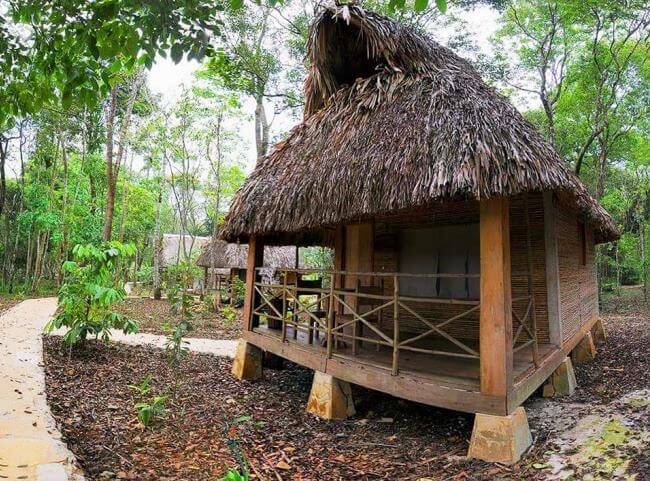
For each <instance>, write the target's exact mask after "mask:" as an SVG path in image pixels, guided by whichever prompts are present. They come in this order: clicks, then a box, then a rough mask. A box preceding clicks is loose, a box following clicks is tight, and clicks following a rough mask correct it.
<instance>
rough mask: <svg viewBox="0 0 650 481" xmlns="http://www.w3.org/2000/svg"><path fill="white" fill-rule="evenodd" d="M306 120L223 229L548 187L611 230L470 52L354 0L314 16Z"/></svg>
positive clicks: (287, 225) (314, 227)
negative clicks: (479, 70)
mask: <svg viewBox="0 0 650 481" xmlns="http://www.w3.org/2000/svg"><path fill="white" fill-rule="evenodd" d="M308 58H309V61H310V64H311V70H310V72H309V75H308V77H307V79H306V82H305V96H306V108H305V119H304V120H303V122H302V123H300V124H299V125H297V126H296V127H294V128H293V129H292V131H291V132H290V134H289V135H288V137H287V138H286V139H285V140H284V141H282V142H279V143H278V144H276V145H275V146H274V148H273V151H272V152H271V153H270V154H269V155H268V156H267V157H266V158H264V159H263V160H262V161H261V162H259V163H258V165H257V167H256V169H255V170H254V172H253V173H252V174H251V176H250V177H249V178H248V180H247V182H246V183H245V185H244V186H243V187H242V188H241V189H240V191H239V192H238V193H237V195H236V196H235V198H234V200H233V203H232V206H231V209H230V213H229V215H228V216H227V218H226V223H225V226H224V228H223V230H222V237H223V238H224V239H227V240H230V241H234V240H246V239H247V238H248V236H250V235H262V236H266V237H274V238H284V239H290V238H291V239H294V240H297V239H299V238H300V233H309V232H318V231H319V230H322V229H324V228H327V227H331V226H335V225H337V224H341V223H344V222H348V221H353V220H357V219H364V218H370V217H373V216H377V215H381V214H385V213H390V212H395V211H399V210H402V209H409V208H413V207H422V206H427V205H430V204H431V203H434V202H440V201H444V200H450V199H481V198H487V197H493V196H511V195H515V194H519V193H523V192H532V191H544V190H553V191H557V192H558V193H560V194H561V195H562V198H567V199H569V201H570V202H571V203H572V204H574V205H575V206H576V207H577V208H579V209H580V210H581V211H582V212H583V213H584V214H585V216H586V217H587V218H588V219H589V220H590V221H591V223H592V224H593V226H594V229H595V231H596V237H597V239H598V240H599V241H607V240H613V239H615V238H617V236H618V233H617V231H616V227H615V225H614V223H613V221H612V219H611V217H610V216H609V214H607V212H606V211H605V210H604V209H603V208H602V207H601V206H600V205H599V204H598V203H597V202H596V201H595V200H594V199H593V198H592V197H591V196H590V195H589V194H588V192H587V191H586V189H585V187H584V186H583V185H582V183H581V182H580V180H579V179H578V178H577V177H576V176H575V175H574V174H573V173H572V172H571V171H570V170H569V169H567V168H566V167H565V165H564V164H563V162H562V160H561V159H560V158H559V156H558V155H557V153H556V152H555V150H554V149H553V148H552V147H551V145H550V144H549V143H548V142H546V141H545V140H544V139H543V138H542V137H541V135H540V134H539V133H538V132H537V131H536V130H535V128H534V127H533V126H532V125H531V124H530V123H529V122H528V121H526V120H525V119H524V118H523V117H522V115H521V114H520V113H519V112H518V111H517V110H516V109H515V108H514V106H513V105H512V104H510V102H509V101H508V100H507V99H506V98H505V97H503V96H501V95H499V94H498V93H496V92H495V91H494V90H493V89H491V88H490V87H488V86H487V85H486V84H485V83H484V82H483V81H482V80H481V78H480V76H479V75H478V73H477V72H476V71H475V70H474V69H473V68H472V66H471V65H470V64H469V63H468V62H467V61H465V60H463V59H461V58H460V57H458V56H457V55H455V54H454V53H453V52H451V51H450V50H449V49H447V48H445V47H443V46H441V45H439V44H437V43H436V42H434V41H432V40H431V39H429V38H427V37H425V36H423V35H421V34H419V33H417V32H415V31H413V30H411V29H409V28H407V27H405V26H402V25H400V24H398V23H396V22H394V21H392V20H390V19H388V18H386V17H383V16H381V15H377V14H375V13H373V12H369V11H366V10H365V9H363V8H362V7H361V6H358V5H332V6H329V7H326V8H324V9H322V10H321V11H320V13H319V14H318V15H317V16H316V18H315V20H314V22H313V23H312V25H311V29H310V36H309V45H308Z"/></svg>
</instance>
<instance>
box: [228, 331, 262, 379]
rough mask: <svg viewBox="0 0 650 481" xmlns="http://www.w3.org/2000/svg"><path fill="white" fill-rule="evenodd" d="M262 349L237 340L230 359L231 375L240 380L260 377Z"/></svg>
mask: <svg viewBox="0 0 650 481" xmlns="http://www.w3.org/2000/svg"><path fill="white" fill-rule="evenodd" d="M262 357H263V352H262V350H261V349H260V348H259V347H257V346H254V345H252V344H250V343H249V342H246V341H244V340H243V339H242V340H241V341H239V344H238V345H237V352H235V358H234V359H233V361H232V370H231V372H232V375H233V376H235V377H236V378H237V379H240V380H248V381H251V380H253V379H259V378H261V377H262Z"/></svg>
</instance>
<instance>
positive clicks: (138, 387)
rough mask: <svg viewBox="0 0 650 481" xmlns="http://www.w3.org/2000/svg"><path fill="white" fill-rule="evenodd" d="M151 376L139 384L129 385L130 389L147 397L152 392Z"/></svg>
mask: <svg viewBox="0 0 650 481" xmlns="http://www.w3.org/2000/svg"><path fill="white" fill-rule="evenodd" d="M151 380H152V378H151V375H150V374H149V375H147V376H146V377H144V378H143V379H142V380H141V381H140V382H139V383H138V384H129V386H128V387H129V389H133V390H134V391H136V392H137V393H138V394H139V395H140V396H141V397H142V396H146V395H147V394H149V392H150V391H151Z"/></svg>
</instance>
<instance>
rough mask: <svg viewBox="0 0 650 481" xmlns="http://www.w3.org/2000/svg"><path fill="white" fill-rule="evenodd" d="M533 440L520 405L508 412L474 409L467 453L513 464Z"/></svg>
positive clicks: (471, 456) (474, 456)
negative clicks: (499, 413) (495, 412)
mask: <svg viewBox="0 0 650 481" xmlns="http://www.w3.org/2000/svg"><path fill="white" fill-rule="evenodd" d="M532 443H533V438H532V436H531V434H530V429H529V427H528V418H527V417H526V411H524V408H522V407H518V408H517V409H515V411H514V412H513V413H512V414H510V415H508V416H492V415H490V414H481V413H476V417H475V418H474V429H473V430H472V439H471V441H470V444H469V452H468V453H467V456H468V457H470V458H475V459H481V460H483V461H488V462H491V463H503V464H514V463H516V462H517V461H519V459H520V458H521V455H522V454H523V453H524V452H525V451H526V449H528V447H529V446H530V445H531V444H532Z"/></svg>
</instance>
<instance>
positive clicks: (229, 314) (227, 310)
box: [221, 306, 237, 322]
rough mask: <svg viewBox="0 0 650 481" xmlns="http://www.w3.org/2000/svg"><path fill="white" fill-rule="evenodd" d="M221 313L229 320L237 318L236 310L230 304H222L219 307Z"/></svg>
mask: <svg viewBox="0 0 650 481" xmlns="http://www.w3.org/2000/svg"><path fill="white" fill-rule="evenodd" d="M221 315H222V316H223V317H224V319H226V320H227V321H229V322H233V321H235V320H237V311H236V310H235V309H233V308H232V307H230V306H223V307H222V308H221Z"/></svg>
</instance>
